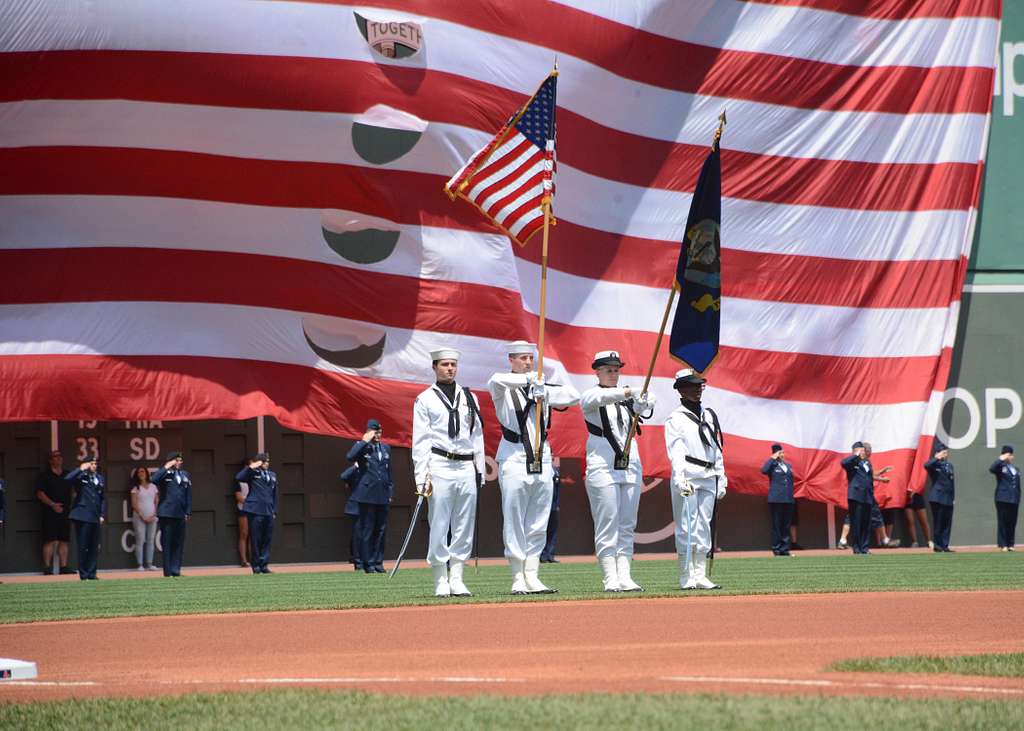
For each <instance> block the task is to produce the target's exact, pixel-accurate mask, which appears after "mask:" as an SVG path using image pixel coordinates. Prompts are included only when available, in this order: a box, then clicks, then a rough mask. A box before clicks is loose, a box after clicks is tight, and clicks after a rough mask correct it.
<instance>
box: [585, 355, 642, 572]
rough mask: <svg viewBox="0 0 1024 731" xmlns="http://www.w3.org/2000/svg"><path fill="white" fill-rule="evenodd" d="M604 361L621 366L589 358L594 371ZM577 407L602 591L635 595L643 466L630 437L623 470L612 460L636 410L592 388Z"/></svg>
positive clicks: (621, 394)
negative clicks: (585, 435)
mask: <svg viewBox="0 0 1024 731" xmlns="http://www.w3.org/2000/svg"><path fill="white" fill-rule="evenodd" d="M608 358H614V360H615V361H616V362H618V363H621V361H620V360H619V357H618V354H617V353H615V352H614V351H602V352H600V353H598V354H597V355H596V356H595V359H594V364H595V365H594V367H595V368H597V367H598V366H599V365H602V363H600V361H601V360H603V359H608ZM580 406H581V407H582V409H583V420H584V421H585V422H586V426H587V431H588V432H590V436H589V437H588V438H587V473H586V478H585V483H586V486H587V497H588V498H589V500H590V512H591V515H592V516H593V518H594V552H595V553H596V554H597V560H598V563H599V564H600V566H601V574H602V577H603V583H604V590H605V591H640V590H641V589H640V586H639V585H637V584H636V583H635V582H634V581H633V579H632V577H631V576H630V562H631V560H632V558H633V534H634V532H635V530H636V520H637V513H638V512H639V510H640V493H641V491H642V485H643V466H642V465H641V464H640V450H639V448H638V446H637V445H636V444H635V441H636V436H635V435H634V444H633V445H632V446H631V448H630V450H629V463H628V467H627V468H626V469H616V468H615V460H616V458H617V457H618V456H620V455H621V454H622V447H623V446H624V445H625V443H626V437H627V435H628V434H629V426H630V422H631V420H632V417H633V409H635V408H638V405H637V402H636V401H634V402H633V404H629V403H627V398H626V393H625V389H624V388H603V387H602V386H594V387H593V388H588V389H587V390H586V391H584V392H583V394H582V395H581V396H580Z"/></svg>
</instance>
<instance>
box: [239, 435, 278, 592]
mask: <svg viewBox="0 0 1024 731" xmlns="http://www.w3.org/2000/svg"><path fill="white" fill-rule="evenodd" d="M235 479H236V480H238V481H239V482H244V483H246V484H248V485H249V494H248V495H247V496H246V498H245V502H244V503H242V512H243V513H245V514H246V516H248V518H249V563H251V564H252V572H253V573H254V574H270V573H273V572H272V571H271V570H270V568H269V567H268V566H267V563H268V562H269V561H270V543H271V541H272V540H273V538H274V518H276V517H277V475H276V474H275V473H273V472H271V470H270V455H269V454H267V453H266V452H260V453H259V454H257V455H256V456H255V457H253V458H252V460H250V462H249V466H248V467H245V468H243V469H242V471H241V472H239V473H238V474H237V475H235Z"/></svg>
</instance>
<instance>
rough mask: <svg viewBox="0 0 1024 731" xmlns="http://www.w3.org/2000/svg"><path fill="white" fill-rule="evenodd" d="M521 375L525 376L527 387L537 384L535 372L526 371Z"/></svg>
mask: <svg viewBox="0 0 1024 731" xmlns="http://www.w3.org/2000/svg"><path fill="white" fill-rule="evenodd" d="M523 375H525V376H526V385H527V386H532V385H533V384H535V383H536V382H537V371H527V372H526V373H525V374H523Z"/></svg>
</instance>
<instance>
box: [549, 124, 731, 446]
mask: <svg viewBox="0 0 1024 731" xmlns="http://www.w3.org/2000/svg"><path fill="white" fill-rule="evenodd" d="M725 121H726V120H725V112H724V111H723V112H722V113H721V114H719V115H718V129H716V130H715V136H714V139H712V141H711V149H712V151H714V150H716V149H718V145H719V142H721V140H722V132H723V131H724V130H725ZM683 235H684V236H685V235H686V234H685V232H684V233H683ZM678 292H679V282H678V281H676V280H675V279H673V280H672V289H671V290H670V291H669V294H668V303H667V304H666V305H665V312H664V314H663V315H662V316H661V327H660V328H659V329H658V339H657V340H655V341H654V352H653V353H652V354H651V362H650V365H648V366H647V377H646V378H644V387H643V389H642V390H641V391H640V395H641V396H643V395H646V393H647V389H648V387H650V385H651V378H652V377H653V375H654V364H655V363H656V362H657V360H658V352H659V351H660V350H661V341H662V340H663V339H664V337H665V327H666V326H667V325H668V314H669V312H671V311H672V303H673V302H675V299H676V294H677V293H678ZM541 327H542V328H543V324H542V325H541ZM542 332H543V330H542ZM639 422H640V416H639V414H636V413H634V414H633V417H632V418H631V419H630V421H629V434H627V435H626V443H625V444H624V445H623V447H622V457H623V461H624V462H625V463H626V464H627V465H628V464H629V450H630V448H631V447H632V446H633V437H634V436H636V428H637V425H638V424H639Z"/></svg>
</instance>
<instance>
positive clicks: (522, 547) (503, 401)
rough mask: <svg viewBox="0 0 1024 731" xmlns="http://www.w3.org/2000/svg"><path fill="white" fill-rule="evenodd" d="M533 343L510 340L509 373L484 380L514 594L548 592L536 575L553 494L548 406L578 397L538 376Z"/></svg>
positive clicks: (559, 406) (565, 403)
mask: <svg viewBox="0 0 1024 731" xmlns="http://www.w3.org/2000/svg"><path fill="white" fill-rule="evenodd" d="M535 350H536V348H535V346H534V345H533V343H528V342H526V341H525V340H517V341H515V342H513V343H509V345H508V349H507V351H508V360H509V365H510V367H511V373H495V374H494V375H493V376H491V380H490V381H488V383H487V388H488V389H489V390H490V392H491V398H492V399H493V400H494V409H495V411H496V412H497V414H498V421H500V422H501V434H502V439H501V443H500V444H499V446H498V455H497V457H498V484H499V485H500V486H501V512H502V515H503V516H504V530H503V536H504V539H505V558H507V559H508V563H509V566H510V567H511V568H512V593H513V594H546V593H552V592H554V591H556V590H554V589H549V588H548V587H547V586H545V585H544V583H543V582H541V580H540V578H539V577H538V575H537V572H538V569H539V567H540V554H541V552H542V551H543V550H544V543H545V541H546V540H547V526H548V517H549V515H550V513H551V495H552V492H553V490H554V482H553V478H552V476H553V472H552V467H551V449H550V448H549V447H548V443H547V432H548V429H549V428H550V427H551V409H552V407H554V408H556V409H565V408H568V407H569V406H574V405H575V404H577V403H579V400H580V396H579V394H578V393H577V392H576V390H575V389H574V388H573V387H572V386H562V385H555V384H550V383H549V384H546V383H543V382H538V381H537V372H536V370H535V368H534V365H533V358H534V352H535ZM538 402H540V403H541V404H543V406H542V417H541V418H542V421H541V430H540V431H541V460H540V461H539V465H540V469H539V470H538V469H537V468H536V465H537V464H538V461H537V460H536V459H535V457H536V451H535V450H536V446H537V403H538Z"/></svg>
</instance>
